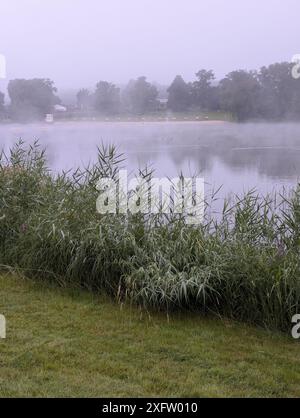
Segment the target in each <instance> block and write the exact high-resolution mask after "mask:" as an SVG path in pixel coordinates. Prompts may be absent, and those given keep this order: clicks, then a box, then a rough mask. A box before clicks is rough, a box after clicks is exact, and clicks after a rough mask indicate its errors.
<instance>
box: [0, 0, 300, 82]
mask: <svg viewBox="0 0 300 418" xmlns="http://www.w3.org/2000/svg"><path fill="white" fill-rule="evenodd" d="M299 18H300V1H299V0H0V54H4V55H5V56H6V59H7V72H8V74H7V76H8V78H9V79H13V78H32V77H49V78H51V79H53V80H54V81H55V83H56V85H57V86H58V87H60V88H69V87H75V88H77V87H84V86H93V85H94V84H95V83H96V81H99V80H107V81H112V82H115V83H125V82H127V81H128V79H129V78H135V77H137V76H139V75H146V76H147V77H148V78H149V80H150V81H154V80H156V81H158V82H161V83H170V81H171V80H172V79H173V78H174V76H175V75H176V74H182V75H183V77H184V78H185V79H186V80H191V79H193V77H194V73H195V72H196V71H197V70H199V69H201V68H206V69H214V70H215V72H216V75H217V77H218V78H220V77H222V76H223V75H225V74H226V73H228V72H229V71H231V70H232V69H239V68H247V69H250V68H257V67H260V66H262V65H265V64H270V63H273V62H277V61H290V60H291V57H292V55H293V54H296V53H300V37H299ZM3 83H4V82H3V80H0V89H1V85H3Z"/></svg>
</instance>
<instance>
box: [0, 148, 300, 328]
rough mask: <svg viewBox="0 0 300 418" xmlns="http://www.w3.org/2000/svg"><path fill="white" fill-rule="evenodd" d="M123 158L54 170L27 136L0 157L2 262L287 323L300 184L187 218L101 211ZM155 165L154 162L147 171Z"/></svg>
mask: <svg viewBox="0 0 300 418" xmlns="http://www.w3.org/2000/svg"><path fill="white" fill-rule="evenodd" d="M121 161H122V158H121V157H120V156H118V155H117V154H116V151H115V148H114V147H109V148H102V149H100V150H99V158H98V164H96V165H95V166H92V167H88V168H87V169H86V170H77V171H76V172H74V173H62V174H60V175H57V176H52V175H51V174H50V173H49V172H48V171H47V169H46V165H45V155H44V152H42V151H41V150H40V148H39V146H38V144H34V145H33V146H32V147H30V148H29V149H26V147H25V146H24V145H23V144H22V142H19V143H18V144H16V145H15V146H14V147H13V149H12V150H11V153H10V155H9V156H8V157H6V156H5V155H4V154H2V156H1V162H0V264H1V265H2V268H3V269H4V268H6V267H4V266H11V267H12V268H15V269H20V270H22V271H23V272H24V274H26V275H28V276H31V277H36V278H39V279H49V280H54V281H57V282H58V283H59V284H61V285H69V284H74V285H80V286H84V287H87V288H90V289H94V290H102V291H105V292H107V293H109V294H110V295H112V296H114V297H116V298H119V299H125V298H128V299H130V300H132V301H134V302H136V303H137V304H140V305H143V306H146V307H148V308H155V309H166V310H171V309H192V310H197V311H200V312H202V313H216V314H220V315H224V316H227V317H231V318H234V319H238V320H242V321H247V322H251V323H254V324H258V325H263V326H267V327H269V328H276V329H280V330H285V331H288V330H289V329H290V325H291V322H290V321H291V318H292V316H293V315H294V314H296V313H297V312H299V308H300V306H299V305H300V303H299V297H300V279H299V277H300V257H299V249H300V190H299V189H297V190H295V191H294V192H293V193H292V195H291V196H289V197H287V196H282V197H281V199H280V203H276V197H275V196H274V197H265V198H262V197H259V196H257V195H256V194H255V192H251V193H248V194H247V195H245V196H244V197H242V198H236V200H235V202H234V204H232V205H229V203H228V202H226V203H225V204H224V209H223V213H222V214H221V215H220V216H219V217H218V218H217V220H216V218H211V219H210V218H209V216H208V214H209V204H207V206H206V209H207V210H206V213H207V215H206V218H205V222H204V223H203V224H202V225H201V226H197V227H195V226H188V225H186V224H185V221H184V219H182V218H178V217H176V216H173V215H172V214H170V216H162V215H161V214H158V215H155V216H152V217H151V216H150V217H149V216H147V215H140V214H136V215H131V214H129V213H128V214H127V215H115V216H112V215H100V214H97V213H96V210H95V202H96V199H97V194H98V192H97V190H96V187H95V184H96V182H97V180H98V179H99V177H101V176H103V175H106V176H107V175H110V176H115V175H116V173H117V170H118V167H119V164H120V162H121ZM145 173H146V175H147V172H145Z"/></svg>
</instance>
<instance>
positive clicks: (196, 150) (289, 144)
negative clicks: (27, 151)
mask: <svg viewBox="0 0 300 418" xmlns="http://www.w3.org/2000/svg"><path fill="white" fill-rule="evenodd" d="M18 138H22V139H23V140H25V141H26V142H28V143H30V142H32V141H33V140H34V139H39V141H40V143H41V144H42V145H43V146H44V147H46V148H47V156H48V164H49V166H50V167H51V168H52V169H53V170H55V171H61V170H72V169H75V168H76V167H78V166H81V167H82V166H86V165H87V164H89V162H94V161H95V160H96V158H97V145H100V144H101V142H103V143H105V144H115V145H117V146H118V149H119V150H120V152H123V153H124V154H125V157H126V162H124V163H123V164H124V165H126V166H127V168H128V170H129V172H132V171H133V170H137V169H138V168H144V167H145V166H146V165H151V166H152V167H153V168H154V169H155V172H156V175H157V176H158V177H163V176H169V177H175V176H176V175H178V174H179V173H180V172H181V171H182V172H183V174H184V175H185V176H189V175H193V174H197V175H199V176H201V177H204V180H205V182H206V191H207V193H209V191H210V190H211V189H212V188H218V187H219V186H223V187H222V190H221V192H220V193H221V194H222V197H223V196H225V195H226V196H228V195H230V194H232V193H234V194H235V193H237V194H241V193H243V192H245V191H249V190H250V189H252V188H256V189H257V190H258V191H259V192H261V193H264V194H265V193H268V192H272V191H274V190H281V189H282V187H286V188H291V187H295V186H296V184H297V181H298V179H299V174H300V124H292V123H280V124H272V123H260V124H257V123H256V124H250V123H249V124H234V123H222V122H219V123H218V122H204V123H197V122H196V123H193V122H178V123H176V122H159V123H147V122H144V123H128V122H127V123H123V122H117V123H110V122H106V123H101V122H99V123H98V122H93V123H91V122H69V123H55V124H53V125H46V124H34V125H0V147H1V148H3V147H4V148H5V149H6V150H8V148H9V147H10V146H11V145H12V144H13V143H14V142H15V141H16V140H17V139H18Z"/></svg>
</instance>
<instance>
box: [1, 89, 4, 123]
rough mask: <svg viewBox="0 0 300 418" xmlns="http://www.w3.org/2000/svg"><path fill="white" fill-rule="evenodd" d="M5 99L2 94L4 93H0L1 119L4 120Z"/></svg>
mask: <svg viewBox="0 0 300 418" xmlns="http://www.w3.org/2000/svg"><path fill="white" fill-rule="evenodd" d="M4 98H5V95H4V93H2V92H1V91H0V118H2V117H3V115H4V112H5V106H4Z"/></svg>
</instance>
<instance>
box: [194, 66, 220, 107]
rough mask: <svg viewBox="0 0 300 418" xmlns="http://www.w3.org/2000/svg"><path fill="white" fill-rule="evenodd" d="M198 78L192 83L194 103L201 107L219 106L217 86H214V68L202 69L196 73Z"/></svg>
mask: <svg viewBox="0 0 300 418" xmlns="http://www.w3.org/2000/svg"><path fill="white" fill-rule="evenodd" d="M196 77H197V80H196V81H194V82H193V83H192V85H191V90H192V100H193V104H194V105H195V106H197V107H200V108H201V109H205V110H213V109H214V108H216V107H217V102H216V94H217V91H216V90H217V89H216V87H214V86H212V82H213V81H214V80H215V75H214V72H213V71H212V70H210V71H207V70H200V71H198V72H197V74H196Z"/></svg>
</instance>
